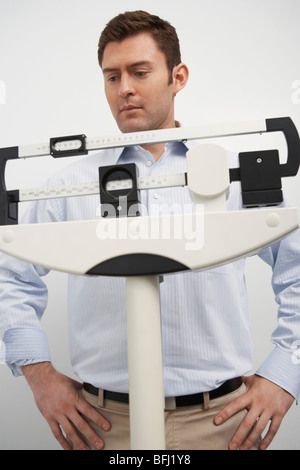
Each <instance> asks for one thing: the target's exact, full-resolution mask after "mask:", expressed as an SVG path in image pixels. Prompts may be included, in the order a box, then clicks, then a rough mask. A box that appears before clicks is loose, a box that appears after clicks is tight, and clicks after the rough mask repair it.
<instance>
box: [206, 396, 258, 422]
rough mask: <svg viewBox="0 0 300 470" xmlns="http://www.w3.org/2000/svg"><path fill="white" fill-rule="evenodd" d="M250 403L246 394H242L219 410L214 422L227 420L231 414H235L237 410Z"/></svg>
mask: <svg viewBox="0 0 300 470" xmlns="http://www.w3.org/2000/svg"><path fill="white" fill-rule="evenodd" d="M249 405H250V401H249V398H248V397H247V394H244V395H242V396H240V397H238V398H236V399H235V400H233V401H232V402H231V403H229V404H228V405H227V406H225V408H223V410H221V411H220V412H219V413H218V414H217V415H216V416H215V418H214V423H215V424H216V425H220V424H222V423H224V422H225V421H227V420H228V419H229V418H231V416H233V415H235V414H236V413H237V412H238V411H241V410H244V409H245V408H247V407H248V406H249Z"/></svg>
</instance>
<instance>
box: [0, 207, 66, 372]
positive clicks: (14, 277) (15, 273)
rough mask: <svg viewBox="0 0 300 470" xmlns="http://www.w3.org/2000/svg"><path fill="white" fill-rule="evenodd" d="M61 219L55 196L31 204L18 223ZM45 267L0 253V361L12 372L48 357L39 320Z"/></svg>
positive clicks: (44, 297) (44, 295)
mask: <svg viewBox="0 0 300 470" xmlns="http://www.w3.org/2000/svg"><path fill="white" fill-rule="evenodd" d="M59 219H61V217H60V211H59V206H58V204H57V202H56V200H52V201H50V202H49V201H39V202H38V203H33V204H31V206H30V208H29V210H28V211H27V212H26V214H25V215H24V216H23V218H22V223H37V222H54V221H57V220H59ZM48 272H49V271H48V270H47V269H44V268H41V267H38V266H34V265H32V264H30V263H26V262H24V261H21V260H18V259H15V258H13V257H11V256H8V255H5V254H3V253H1V254H0V340H1V362H4V363H6V364H7V365H8V366H9V367H10V369H11V371H12V373H13V374H14V375H15V376H18V375H22V370H21V367H22V366H24V365H29V364H34V363H37V362H44V361H51V355H50V351H49V346H48V341H47V337H46V335H45V333H44V332H43V331H42V330H41V327H40V320H41V318H42V316H43V314H44V311H45V309H46V307H47V302H48V290H47V286H46V284H45V283H44V281H43V279H42V277H43V276H45V275H46V274H47V273H48Z"/></svg>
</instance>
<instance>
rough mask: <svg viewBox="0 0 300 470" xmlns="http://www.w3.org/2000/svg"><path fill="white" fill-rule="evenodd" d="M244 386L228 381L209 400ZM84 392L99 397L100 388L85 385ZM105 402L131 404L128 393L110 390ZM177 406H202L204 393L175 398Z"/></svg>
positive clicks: (240, 381)
mask: <svg viewBox="0 0 300 470" xmlns="http://www.w3.org/2000/svg"><path fill="white" fill-rule="evenodd" d="M241 385H242V379H241V377H237V378H235V379H230V380H227V381H226V382H224V383H223V385H221V386H220V387H218V388H216V389H215V390H211V391H210V392H209V398H210V399H211V400H213V399H214V398H218V397H221V396H223V395H227V393H231V392H234V391H235V390H237V389H238V388H239V387H240V386H241ZM83 388H84V390H86V391H87V392H89V393H92V394H93V395H96V396H98V393H99V388H97V387H94V386H93V385H90V384H87V383H84V384H83ZM103 398H104V400H112V401H117V402H120V403H127V404H128V403H129V395H128V393H119V392H110V391H109V390H103ZM175 401H176V406H192V405H201V404H202V403H203V401H204V396H203V393H194V394H193V395H184V396H181V397H175Z"/></svg>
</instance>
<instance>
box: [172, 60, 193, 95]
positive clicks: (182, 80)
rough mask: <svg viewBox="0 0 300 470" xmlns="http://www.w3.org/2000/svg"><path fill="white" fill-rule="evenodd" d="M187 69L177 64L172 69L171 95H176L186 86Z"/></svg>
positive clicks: (183, 65)
mask: <svg viewBox="0 0 300 470" xmlns="http://www.w3.org/2000/svg"><path fill="white" fill-rule="evenodd" d="M188 78H189V69H188V68H187V66H186V65H185V64H178V65H176V67H174V69H173V94H174V95H176V94H177V93H178V92H179V91H180V90H182V89H183V88H184V87H185V85H186V84H187V81H188Z"/></svg>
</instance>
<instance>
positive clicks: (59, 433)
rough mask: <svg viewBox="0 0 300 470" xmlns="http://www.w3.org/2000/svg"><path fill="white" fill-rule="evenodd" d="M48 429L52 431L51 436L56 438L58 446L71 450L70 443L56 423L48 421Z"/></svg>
mask: <svg viewBox="0 0 300 470" xmlns="http://www.w3.org/2000/svg"><path fill="white" fill-rule="evenodd" d="M49 426H50V429H51V431H52V434H53V436H54V437H55V439H56V440H57V442H58V443H59V444H60V446H61V447H62V448H63V449H64V450H72V446H71V444H70V443H69V442H68V440H67V439H66V438H65V437H64V435H63V433H62V430H61V428H60V426H59V424H58V423H56V422H55V423H54V422H53V423H49Z"/></svg>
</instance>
